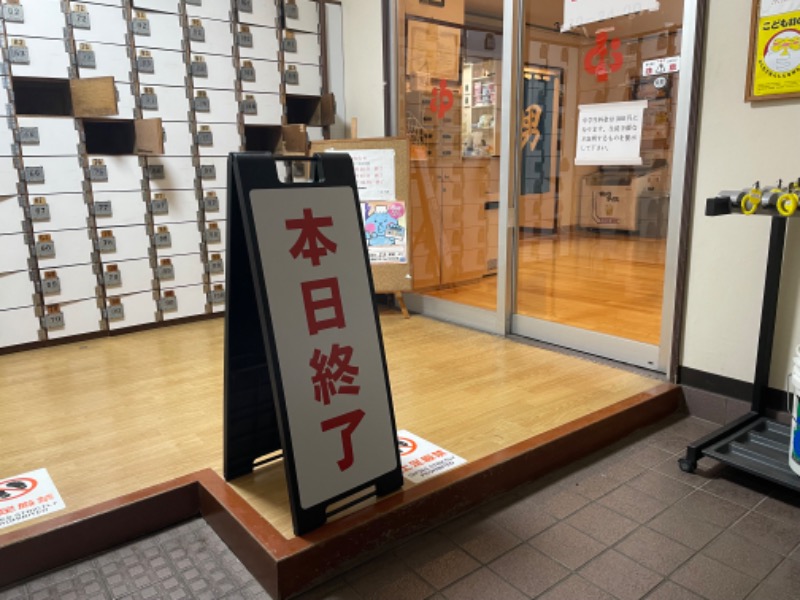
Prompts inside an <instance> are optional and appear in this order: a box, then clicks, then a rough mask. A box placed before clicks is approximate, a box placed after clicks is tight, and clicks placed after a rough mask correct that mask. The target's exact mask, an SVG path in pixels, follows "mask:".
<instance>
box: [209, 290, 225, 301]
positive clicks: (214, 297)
mask: <svg viewBox="0 0 800 600" xmlns="http://www.w3.org/2000/svg"><path fill="white" fill-rule="evenodd" d="M208 302H209V304H224V303H225V290H211V291H210V292H208Z"/></svg>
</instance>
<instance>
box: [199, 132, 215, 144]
mask: <svg viewBox="0 0 800 600" xmlns="http://www.w3.org/2000/svg"><path fill="white" fill-rule="evenodd" d="M197 145H198V146H213V145H214V133H213V132H212V131H210V130H208V131H198V132H197Z"/></svg>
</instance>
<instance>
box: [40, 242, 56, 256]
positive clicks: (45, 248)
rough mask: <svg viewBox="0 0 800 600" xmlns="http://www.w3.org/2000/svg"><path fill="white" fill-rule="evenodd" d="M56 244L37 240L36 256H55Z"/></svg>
mask: <svg viewBox="0 0 800 600" xmlns="http://www.w3.org/2000/svg"><path fill="white" fill-rule="evenodd" d="M55 257H56V245H55V243H54V242H52V241H49V242H36V258H55Z"/></svg>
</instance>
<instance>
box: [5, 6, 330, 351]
mask: <svg viewBox="0 0 800 600" xmlns="http://www.w3.org/2000/svg"><path fill="white" fill-rule="evenodd" d="M0 2H2V22H0V27H2V28H1V29H0V35H1V36H2V40H1V41H2V56H1V57H0V61H1V62H0V107H7V110H6V118H4V119H3V120H2V122H0V349H4V348H6V349H7V348H11V347H14V346H18V345H22V344H29V343H32V342H41V341H46V340H54V339H60V338H65V337H69V336H76V335H82V334H90V333H94V332H100V331H104V330H111V331H114V330H121V329H125V328H129V327H136V326H141V325H146V324H150V323H156V322H161V321H171V320H175V319H180V318H184V317H191V316H196V315H201V314H207V313H215V312H220V311H223V310H224V299H225V292H224V287H223V286H224V281H225V269H226V266H225V232H226V227H225V216H226V161H227V155H228V153H229V152H231V151H237V150H240V149H253V150H271V151H276V150H279V143H280V135H281V133H280V132H281V129H280V126H281V125H282V124H286V123H287V118H288V117H289V113H290V112H292V110H293V109H292V108H291V107H292V98H293V96H296V99H297V100H298V101H299V104H296V105H295V106H300V108H301V110H300V111H299V112H300V113H303V112H304V111H305V112H309V111H308V106H312V107H313V100H314V98H317V97H319V96H320V95H321V94H322V93H323V91H324V90H323V74H322V68H321V64H322V62H323V61H322V60H321V48H322V47H323V44H322V43H321V38H322V36H323V32H322V31H321V29H322V28H321V26H320V5H319V4H318V3H317V2H316V1H315V0H91V1H85V2H72V1H64V0H0ZM102 76H111V77H113V78H114V85H115V87H116V94H117V105H118V115H116V116H114V117H111V118H101V119H85V118H75V117H73V116H72V114H71V112H70V110H69V98H68V95H67V97H64V95H63V94H61V93H60V90H61V89H62V87H63V86H62V85H61V84H68V83H69V80H70V79H74V78H94V77H102ZM295 112H298V111H295ZM149 118H160V119H162V124H163V132H164V153H163V155H158V156H139V155H137V154H135V153H134V150H132V149H131V148H132V146H133V145H134V143H133V142H131V141H130V140H129V139H128V138H129V137H132V136H134V134H133V133H131V132H132V131H133V130H134V127H133V125H134V123H135V120H139V119H149ZM309 135H310V137H312V138H320V137H322V128H318V129H314V128H309Z"/></svg>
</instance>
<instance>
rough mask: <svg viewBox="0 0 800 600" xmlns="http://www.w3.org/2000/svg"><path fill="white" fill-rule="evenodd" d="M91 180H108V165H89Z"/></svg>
mask: <svg viewBox="0 0 800 600" xmlns="http://www.w3.org/2000/svg"><path fill="white" fill-rule="evenodd" d="M89 181H108V166H106V165H89Z"/></svg>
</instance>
